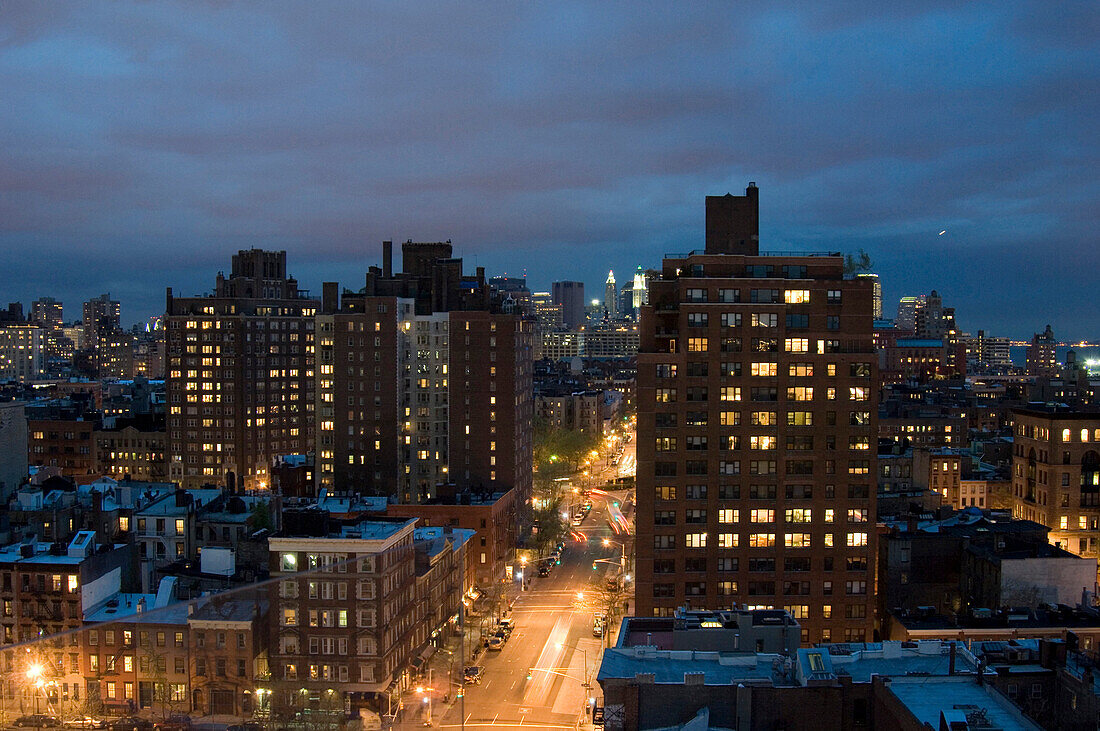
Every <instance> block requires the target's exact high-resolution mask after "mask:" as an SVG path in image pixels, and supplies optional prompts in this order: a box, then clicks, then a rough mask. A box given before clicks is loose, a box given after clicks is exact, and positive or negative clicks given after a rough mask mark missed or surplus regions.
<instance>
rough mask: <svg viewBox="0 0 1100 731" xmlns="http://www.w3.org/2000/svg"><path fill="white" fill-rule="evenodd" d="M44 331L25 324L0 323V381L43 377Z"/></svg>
mask: <svg viewBox="0 0 1100 731" xmlns="http://www.w3.org/2000/svg"><path fill="white" fill-rule="evenodd" d="M45 332H46V331H45V330H44V329H43V328H41V327H38V326H37V325H29V324H26V323H16V322H12V323H0V381H8V380H12V381H30V380H34V379H36V378H41V377H42V376H43V364H44V356H45V349H46V337H45Z"/></svg>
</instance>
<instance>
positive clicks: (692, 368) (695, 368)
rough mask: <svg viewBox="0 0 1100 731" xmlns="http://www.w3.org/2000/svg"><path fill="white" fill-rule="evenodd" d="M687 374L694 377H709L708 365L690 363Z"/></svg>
mask: <svg viewBox="0 0 1100 731" xmlns="http://www.w3.org/2000/svg"><path fill="white" fill-rule="evenodd" d="M687 374H688V375H689V376H694V377H700V378H702V377H705V376H706V375H707V364H706V363H688V364H687Z"/></svg>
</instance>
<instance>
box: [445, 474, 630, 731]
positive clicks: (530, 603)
mask: <svg viewBox="0 0 1100 731" xmlns="http://www.w3.org/2000/svg"><path fill="white" fill-rule="evenodd" d="M620 499H621V494H620ZM606 515H607V514H606V508H605V507H604V504H603V503H602V502H601V501H596V503H595V505H594V506H593V509H592V511H591V513H589V515H588V517H587V518H586V519H585V521H584V523H583V524H582V525H581V526H580V527H579V528H578V529H577V530H580V531H582V532H584V533H585V535H587V536H588V541H587V542H586V543H578V542H569V543H568V544H567V548H566V551H565V553H564V555H563V556H562V562H561V565H560V566H557V567H555V569H554V572H553V573H552V574H551V575H550V576H549V577H546V578H538V577H537V576H536V577H535V578H534V579H532V581H531V584H530V586H529V588H528V590H527V591H525V592H522V593H521V594H520V596H519V597H518V598H517V599H516V602H515V604H514V605H513V608H512V616H514V617H515V620H516V629H515V631H514V632H513V634H512V637H511V639H509V641H508V643H507V644H506V645H505V646H504V649H503V650H501V651H499V652H489V651H486V652H485V654H484V655H483V656H482V659H481V661H480V663H481V665H482V666H483V667H484V671H483V673H484V680H483V681H482V683H481V684H480V685H470V686H466V696H465V727H466V728H468V729H483V728H518V727H520V726H522V727H524V728H539V729H575V728H577V724H578V722H579V721H584V719H585V718H586V715H585V704H586V702H588V699H589V698H594V697H598V696H599V686H598V685H597V684H596V682H595V676H596V673H597V671H598V670H599V662H600V655H601V652H602V648H603V640H602V639H601V638H599V637H594V636H593V635H592V620H593V611H592V610H591V609H589V608H586V607H585V606H584V602H583V601H582V600H578V598H577V592H583V591H584V590H585V589H586V588H587V587H588V585H589V582H590V581H591V580H592V576H593V571H592V562H593V561H594V560H595V559H617V558H618V556H619V550H620V549H619V547H618V546H614V545H612V546H606V547H605V546H603V545H602V543H601V540H602V539H603V538H605V537H614V536H613V534H612V532H611V529H610V528H609V527H608V525H607V519H606ZM528 675H530V679H528ZM586 680H587V681H590V686H591V687H590V688H585V682H586ZM461 708H462V704H460V703H454V704H453V705H451V706H450V707H449V708H447V710H446V711H445V712H444V713H442V715H441V712H440V711H441V709H437V710H436V713H435V718H434V719H433V721H434V725H435V726H436V727H439V728H459V727H460V726H461V725H462V724H461V718H462V714H461V710H460V709H461Z"/></svg>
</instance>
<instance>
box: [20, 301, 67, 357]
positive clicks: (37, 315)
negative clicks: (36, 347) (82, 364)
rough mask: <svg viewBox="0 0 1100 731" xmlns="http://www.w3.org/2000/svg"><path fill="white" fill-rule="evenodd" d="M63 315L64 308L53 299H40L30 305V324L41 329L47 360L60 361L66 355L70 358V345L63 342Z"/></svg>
mask: <svg viewBox="0 0 1100 731" xmlns="http://www.w3.org/2000/svg"><path fill="white" fill-rule="evenodd" d="M63 313H64V308H63V307H62V305H61V303H60V302H58V301H57V300H55V299H54V298H53V297H42V298H40V299H37V300H35V301H34V302H33V303H31V317H30V321H31V324H34V325H37V326H38V327H40V328H42V332H43V337H44V338H45V351H44V352H45V355H46V359H47V360H49V359H51V358H55V359H58V360H62V359H65V356H66V355H68V357H69V358H71V357H72V352H71V351H72V344H71V343H67V342H65V340H66V338H65V332H64V330H63V328H64V326H65V323H64V315H63Z"/></svg>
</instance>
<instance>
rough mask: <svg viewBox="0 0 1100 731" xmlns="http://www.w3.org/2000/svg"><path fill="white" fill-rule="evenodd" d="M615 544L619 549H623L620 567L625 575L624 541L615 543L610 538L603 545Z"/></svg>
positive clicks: (605, 539)
mask: <svg viewBox="0 0 1100 731" xmlns="http://www.w3.org/2000/svg"><path fill="white" fill-rule="evenodd" d="M613 543H614V544H615V545H617V546H619V548H621V549H622V556H621V558H620V559H619V565H620V566H621V567H622V570H623V573H624V574H625V573H626V544H625V543H623V542H622V541H613V540H611V539H610V538H604V539H603V544H604V545H605V546H610V545H611V544H613Z"/></svg>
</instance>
